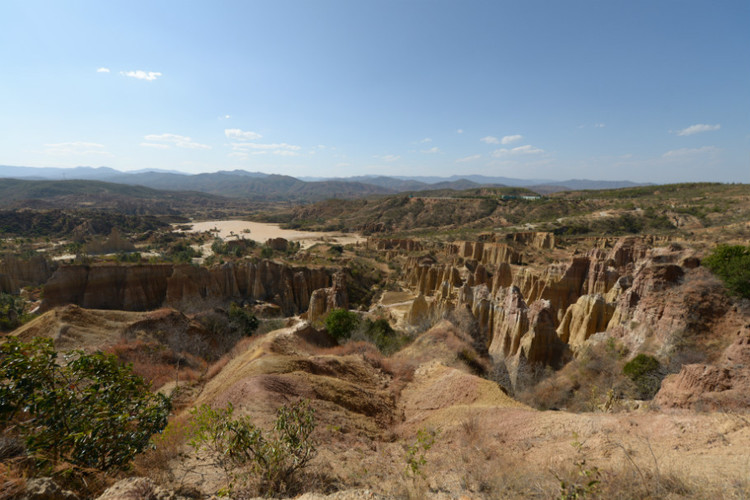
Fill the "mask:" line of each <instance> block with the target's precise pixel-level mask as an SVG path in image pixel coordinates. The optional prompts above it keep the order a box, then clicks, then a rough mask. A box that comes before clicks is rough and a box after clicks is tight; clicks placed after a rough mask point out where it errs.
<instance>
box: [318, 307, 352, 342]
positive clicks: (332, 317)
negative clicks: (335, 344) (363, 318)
mask: <svg viewBox="0 0 750 500" xmlns="http://www.w3.org/2000/svg"><path fill="white" fill-rule="evenodd" d="M324 323H325V327H326V330H327V331H328V333H330V334H331V335H332V336H333V338H335V339H336V340H338V341H342V340H346V339H348V338H349V337H351V336H352V333H353V332H354V330H356V328H357V326H359V316H357V313H354V312H351V311H347V310H346V309H334V310H333V311H331V312H329V313H328V315H326V318H325V320H324Z"/></svg>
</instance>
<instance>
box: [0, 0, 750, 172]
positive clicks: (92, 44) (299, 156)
mask: <svg viewBox="0 0 750 500" xmlns="http://www.w3.org/2000/svg"><path fill="white" fill-rule="evenodd" d="M0 65H1V66H0V165H24V166H62V167H73V166H79V165H89V166H101V165H106V166H110V167H113V168H117V169H120V170H136V169H143V168H160V169H173V170H181V171H185V172H211V171H217V170H233V169H237V168H239V169H243V170H249V171H262V172H267V173H281V174H287V175H293V176H350V175H367V174H382V175H443V176H448V175H453V174H483V175H494V176H507V177H518V178H544V179H559V180H563V179H570V178H589V179H601V180H615V179H629V180H634V181H644V182H681V181H697V180H713V181H724V182H750V2H748V1H746V0H742V1H729V0H728V1H721V2H708V1H689V0H679V1H677V0H675V1H667V0H663V1H662V0H648V1H634V0H627V1H624V0H623V1H615V0H608V1H604V0H597V1H593V0H592V1H562V0H549V1H534V0H524V1H521V0H518V1H487V2H485V1H437V0H436V1H416V0H414V1H409V0H400V1H388V0H377V1H366V0H341V1H327V0H318V1H312V0H305V1H286V0H268V1H249V0H248V1H238V2H228V1H226V2H220V1H215V2H208V1H205V2H189V1H157V0H152V1H148V2H140V1H123V2H119V1H96V2H93V1H92V2H84V1H66V2H60V1H49V2H40V1H35V0H21V1H15V0H3V1H2V2H1V3H0Z"/></svg>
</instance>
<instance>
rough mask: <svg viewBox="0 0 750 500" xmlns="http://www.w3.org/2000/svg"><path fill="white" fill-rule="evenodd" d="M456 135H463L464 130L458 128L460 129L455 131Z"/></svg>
mask: <svg viewBox="0 0 750 500" xmlns="http://www.w3.org/2000/svg"><path fill="white" fill-rule="evenodd" d="M456 133H457V134H463V133H464V129H462V128H460V129H458V130H456Z"/></svg>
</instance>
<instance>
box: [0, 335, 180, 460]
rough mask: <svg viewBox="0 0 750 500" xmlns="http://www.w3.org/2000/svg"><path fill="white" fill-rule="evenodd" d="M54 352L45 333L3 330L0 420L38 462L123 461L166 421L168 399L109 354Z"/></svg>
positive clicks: (165, 423)
mask: <svg viewBox="0 0 750 500" xmlns="http://www.w3.org/2000/svg"><path fill="white" fill-rule="evenodd" d="M57 358H58V354H57V352H55V350H54V347H53V344H52V340H51V339H45V338H38V339H34V340H33V341H31V342H29V343H24V342H22V341H20V340H18V339H16V338H13V337H11V338H9V339H8V341H7V342H6V343H5V344H3V345H2V346H1V347H0V425H2V427H4V428H7V427H9V426H13V427H14V429H15V430H16V431H17V432H19V434H20V435H21V437H22V438H23V439H24V441H25V443H26V448H27V450H28V451H29V452H31V453H32V454H34V455H35V456H36V457H37V458H38V459H39V460H41V461H43V462H44V461H47V460H53V461H61V460H64V461H67V462H70V463H73V464H77V465H81V466H86V467H94V468H97V469H101V470H108V469H121V468H125V467H126V466H127V465H128V463H129V462H130V460H131V459H132V458H133V457H134V456H135V455H136V454H138V453H140V452H141V451H143V450H144V449H145V448H146V447H148V446H149V441H150V439H151V436H152V435H153V434H156V433H158V432H161V430H162V429H164V427H165V426H166V425H167V417H168V415H169V412H170V410H171V401H170V400H169V398H167V397H165V396H164V395H161V394H153V393H151V392H150V391H149V387H148V385H147V384H146V382H144V380H143V379H142V378H141V377H138V376H136V375H133V373H132V371H131V369H130V366H127V365H122V364H120V363H119V362H118V361H117V358H116V357H115V356H112V355H106V354H103V353H101V352H97V353H94V354H85V353H84V352H83V351H74V352H71V353H69V354H68V355H67V356H66V358H67V359H65V360H64V361H63V362H58V359H57Z"/></svg>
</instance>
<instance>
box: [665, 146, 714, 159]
mask: <svg viewBox="0 0 750 500" xmlns="http://www.w3.org/2000/svg"><path fill="white" fill-rule="evenodd" d="M717 151H718V149H717V148H716V147H715V146H703V147H702V148H681V149H673V150H671V151H667V152H666V153H664V154H663V155H662V157H663V158H684V157H686V156H694V155H700V154H707V153H715V152H717Z"/></svg>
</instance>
